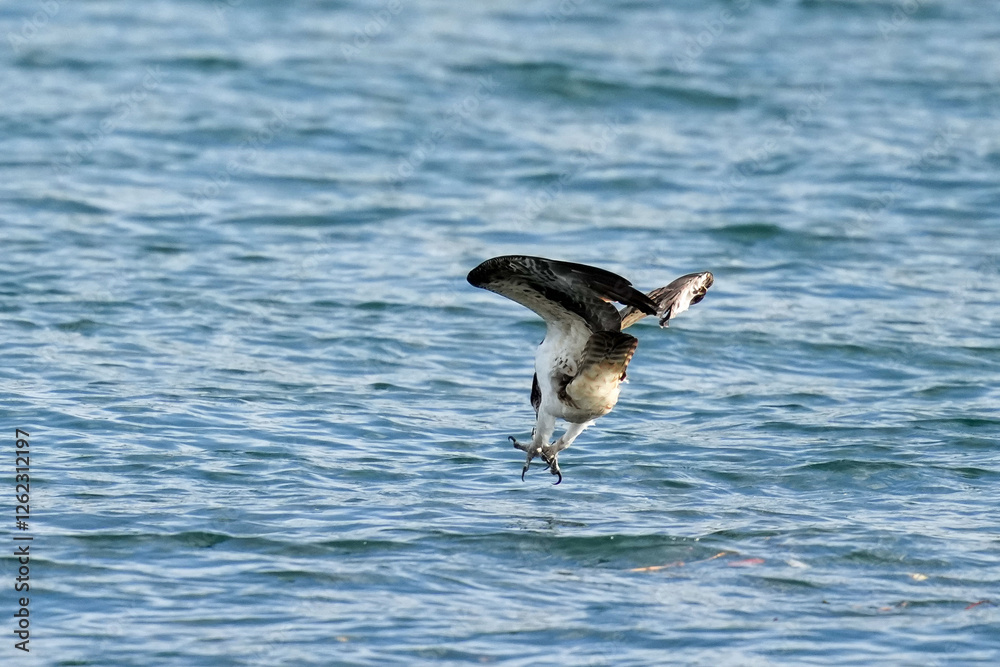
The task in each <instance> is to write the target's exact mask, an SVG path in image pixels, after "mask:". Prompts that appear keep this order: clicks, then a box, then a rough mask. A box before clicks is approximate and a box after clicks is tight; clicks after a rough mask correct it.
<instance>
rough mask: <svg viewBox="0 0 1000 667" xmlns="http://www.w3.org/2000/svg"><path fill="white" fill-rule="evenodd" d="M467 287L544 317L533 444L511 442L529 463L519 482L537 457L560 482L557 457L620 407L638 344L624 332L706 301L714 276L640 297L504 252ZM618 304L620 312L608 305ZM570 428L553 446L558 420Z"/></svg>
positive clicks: (605, 280)
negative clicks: (646, 320)
mask: <svg viewBox="0 0 1000 667" xmlns="http://www.w3.org/2000/svg"><path fill="white" fill-rule="evenodd" d="M468 280H469V282H470V283H471V284H472V285H474V286H476V287H482V288H483V289H487V290H490V291H491V292H496V293H497V294H500V295H502V296H505V297H507V298H508V299H511V300H513V301H516V302H517V303H519V304H521V305H522V306H525V307H527V308H530V309H531V310H533V311H535V313H537V314H538V315H540V316H541V317H542V319H543V320H545V325H546V330H545V339H544V340H543V341H542V343H541V345H539V346H538V352H537V353H536V354H535V376H534V378H533V379H532V381H531V405H532V407H534V408H535V427H534V429H532V432H531V441H530V442H527V443H522V442H518V441H517V440H516V439H515V438H514V437H513V436H511V437H510V438H509V439H510V440H511V442H513V443H514V447H515V448H517V449H519V450H521V451H523V452H525V453H526V455H527V458H526V460H525V462H524V468H522V470H521V480H522V481H523V480H524V474H525V473H526V472H528V468H529V467H530V466H531V461H532V460H533V459H534V458H535V457H536V456H537V457H540V458H541V459H542V461H544V462H545V464H546V465H547V467H548V469H549V471H550V472H551V473H552V474H553V475H558V477H559V479H558V480H557V481H556V482H555V483H556V484H559V483H560V482H562V472H561V471H560V470H559V460H558V457H559V452H561V451H562V450H564V449H566V448H567V447H569V446H570V445H571V444H573V441H574V440H576V438H577V437H578V436H579V435H580V434H581V433H582V432H583V430H584V429H585V428H587V427H588V426H590V425H591V424H593V423H594V420H596V419H597V418H598V417H603V416H604V415H606V414H608V413H609V412H611V409H612V408H613V407H615V404H616V403H617V402H618V394H619V392H620V391H621V387H620V385H621V383H622V382H624V381H625V370H626V369H627V368H628V364H629V361H631V360H632V355H633V354H634V353H635V348H636V346H638V344H639V341H638V340H637V339H636V338H635V337H633V336H630V335H629V334H627V333H623V331H624V330H625V329H626V328H628V327H630V326H632V325H633V324H635V323H636V322H638V321H639V320H641V319H642V318H643V317H645V316H647V315H656V316H657V317H658V318H659V320H660V326H661V327H666V326H667V323H668V322H669V320H670V319H671V318H673V317H676V316H677V315H679V314H680V313H683V312H684V311H685V310H687V309H688V307H689V306H691V305H692V304H695V303H698V302H699V301H701V300H702V299H703V298H705V293H706V292H707V291H708V288H709V287H710V286H711V285H712V282H713V277H712V274H711V273H709V272H708V271H702V272H701V273H689V274H687V275H685V276H681V277H680V278H678V279H677V280H675V281H673V282H672V283H670V284H669V285H667V286H665V287H660V288H658V289H655V290H653V291H652V292H649V293H648V294H643V293H642V292H640V291H639V290H637V289H635V288H634V287H632V283H630V282H629V281H627V280H625V279H624V278H622V277H621V276H619V275H617V274H615V273H612V272H610V271H605V270H604V269H599V268H597V267H593V266H587V265H585V264H574V263H572V262H560V261H557V260H554V259H545V258H544V257H528V256H523V255H507V256H503V257H494V258H493V259H488V260H486V261H485V262H483V263H482V264H480V265H479V266H477V267H476V268H474V269H472V271H470V272H469V276H468ZM611 301H616V302H618V303H620V304H623V306H624V308H623V309H622V310H618V308H616V307H615V306H614V305H612V304H611V303H610V302H611ZM557 419H562V420H564V421H566V422H567V423H568V424H569V425H568V427H567V428H566V431H565V432H564V433H563V434H562V436H560V437H559V438H558V439H557V440H556V441H555V442H550V440H551V438H552V435H553V433H554V431H555V426H556V420H557Z"/></svg>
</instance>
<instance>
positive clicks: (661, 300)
mask: <svg viewBox="0 0 1000 667" xmlns="http://www.w3.org/2000/svg"><path fill="white" fill-rule="evenodd" d="M714 281H715V278H714V277H713V276H712V274H711V273H709V272H708V271H703V272H701V273H689V274H687V275H686V276H681V277H680V278H678V279H677V280H675V281H674V282H672V283H670V284H669V285H667V286H666V287H658V288H657V289H655V290H653V291H652V292H650V293H649V294H647V295H646V296H648V297H649V298H650V299H651V300H653V301H654V302H655V303H656V315H657V316H658V317H659V318H660V326H661V327H665V326H667V322H668V321H669V320H670V318H672V317H676V316H677V315H680V314H681V313H683V312H684V311H685V310H687V309H688V308H689V307H690V306H693V305H694V304H696V303H698V302H699V301H701V300H702V299H704V298H705V293H706V292H708V288H709V287H711V286H712V283H713V282H714ZM649 314H652V313H649ZM646 315H647V313H645V312H643V311H641V310H638V309H636V308H633V307H632V306H628V307H627V308H625V309H624V310H623V311H622V314H621V316H622V331H624V330H625V328H626V327H630V326H632V325H633V324H635V323H636V322H638V321H639V320H641V319H642V318H644V317H645V316H646Z"/></svg>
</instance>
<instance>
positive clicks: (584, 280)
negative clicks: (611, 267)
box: [468, 255, 657, 331]
mask: <svg viewBox="0 0 1000 667" xmlns="http://www.w3.org/2000/svg"><path fill="white" fill-rule="evenodd" d="M468 280H469V282H470V283H471V284H473V285H475V286H476V287H482V288H483V289H487V290H490V291H491V292H496V293H497V294H500V295H503V296H505V297H507V298H508V299H511V300H513V301H516V302H517V303H519V304H521V305H522V306H525V307H527V308H530V309H531V310H533V311H535V312H536V313H538V314H539V315H540V316H541V317H542V319H544V320H545V321H546V322H553V321H554V322H562V321H566V320H570V321H572V320H574V319H580V320H582V321H583V323H584V324H586V326H587V327H588V328H590V330H591V331H620V330H621V324H622V322H621V316H620V315H619V313H618V309H617V308H615V307H614V306H613V305H611V304H610V303H608V302H609V301H617V302H619V303H622V304H625V305H626V306H629V307H630V308H632V309H635V310H636V311H637V312H642V313H647V314H649V315H653V314H655V313H656V305H657V304H656V302H655V301H653V300H651V299H650V298H649V297H647V296H646V295H645V294H643V293H642V292H640V291H639V290H637V289H635V288H634V287H632V283H630V282H629V281H627V280H625V279H624V278H622V277H621V276H619V275H617V274H615V273H612V272H610V271H605V270H604V269H599V268H596V267H593V266H587V265H585V264H574V263H572V262H560V261H557V260H553V259H545V258H544V257H528V256H523V255H507V256H503V257H494V258H493V259H488V260H486V261H485V262H483V263H482V264H480V265H479V266H477V267H476V268H474V269H473V270H472V271H470V272H469V276H468Z"/></svg>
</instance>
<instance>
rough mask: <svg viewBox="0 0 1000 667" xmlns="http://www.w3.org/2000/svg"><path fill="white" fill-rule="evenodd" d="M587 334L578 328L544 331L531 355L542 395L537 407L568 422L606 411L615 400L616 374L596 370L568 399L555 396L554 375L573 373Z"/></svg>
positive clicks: (575, 374) (598, 415)
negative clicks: (535, 350)
mask: <svg viewBox="0 0 1000 667" xmlns="http://www.w3.org/2000/svg"><path fill="white" fill-rule="evenodd" d="M590 336H591V332H590V331H589V330H587V329H583V328H582V327H581V328H576V327H572V328H569V329H568V330H555V331H551V330H550V331H549V332H548V333H547V334H546V336H545V340H544V341H542V344H541V345H540V346H539V347H538V353H537V355H536V356H535V373H536V374H537V375H538V387H539V389H540V390H541V394H542V402H541V405H540V406H539V409H540V410H542V411H544V412H546V413H548V414H550V415H552V416H553V417H557V418H559V419H564V420H566V421H568V422H572V423H583V422H587V421H590V420H592V419H596V418H597V417H600V416H601V415H605V414H607V413H608V412H610V411H611V408H613V407H614V406H615V403H617V402H618V394H619V393H620V389H619V386H618V385H619V378H618V376H611V375H608V374H606V373H605V374H600V373H596V372H595V373H593V377H588V378H587V379H588V381H587V382H586V383H580V386H577V387H576V390H575V391H574V395H573V400H572V402H570V403H568V402H565V401H563V400H561V399H560V397H559V389H560V387H559V386H558V385H557V377H558V376H560V375H568V376H570V377H576V376H577V374H578V373H579V363H580V359H581V358H582V356H583V350H584V348H585V347H586V345H587V341H588V340H589V339H590ZM592 370H596V369H592Z"/></svg>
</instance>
